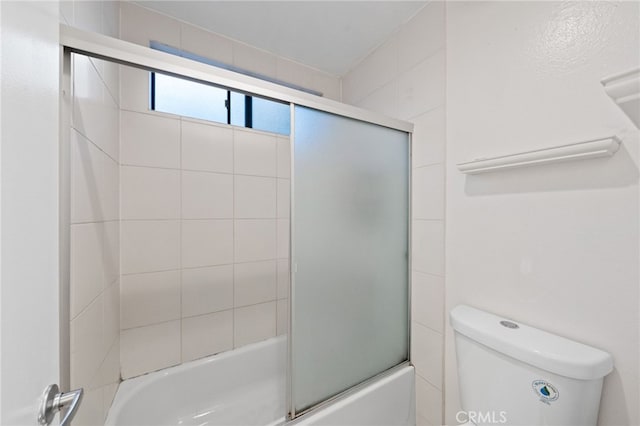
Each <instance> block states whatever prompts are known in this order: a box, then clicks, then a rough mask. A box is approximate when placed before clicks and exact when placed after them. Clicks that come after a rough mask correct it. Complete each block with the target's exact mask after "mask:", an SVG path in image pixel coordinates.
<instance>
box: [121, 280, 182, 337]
mask: <svg viewBox="0 0 640 426" xmlns="http://www.w3.org/2000/svg"><path fill="white" fill-rule="evenodd" d="M121 299H122V302H121V312H120V317H121V323H120V327H121V328H122V329H123V330H124V329H127V328H134V327H141V326H144V325H152V324H157V323H160V322H164V321H170V320H176V319H180V271H167V272H153V273H146V274H134V275H123V276H122V284H121Z"/></svg>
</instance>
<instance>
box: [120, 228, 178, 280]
mask: <svg viewBox="0 0 640 426" xmlns="http://www.w3.org/2000/svg"><path fill="white" fill-rule="evenodd" d="M120 226H121V227H122V233H121V238H122V247H121V263H122V273H123V274H133V273H138V272H155V271H167V270H172V269H178V268H179V267H180V222H179V221H177V220H161V221H156V220H149V221H122V223H121V225H120Z"/></svg>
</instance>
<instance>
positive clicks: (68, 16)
mask: <svg viewBox="0 0 640 426" xmlns="http://www.w3.org/2000/svg"><path fill="white" fill-rule="evenodd" d="M73 3H74V0H62V1H60V23H61V24H65V25H73Z"/></svg>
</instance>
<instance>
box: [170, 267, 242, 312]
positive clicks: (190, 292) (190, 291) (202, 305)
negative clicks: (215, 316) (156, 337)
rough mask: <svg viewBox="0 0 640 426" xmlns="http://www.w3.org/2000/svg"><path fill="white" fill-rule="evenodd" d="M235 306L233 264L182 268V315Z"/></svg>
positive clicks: (216, 310)
mask: <svg viewBox="0 0 640 426" xmlns="http://www.w3.org/2000/svg"><path fill="white" fill-rule="evenodd" d="M231 308H233V265H221V266H211V267H208V268H193V269H183V270H182V316H183V317H191V316H196V315H202V314H208V313H211V312H218V311H223V310H225V309H231Z"/></svg>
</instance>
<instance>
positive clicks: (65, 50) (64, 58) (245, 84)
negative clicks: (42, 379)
mask: <svg viewBox="0 0 640 426" xmlns="http://www.w3.org/2000/svg"><path fill="white" fill-rule="evenodd" d="M60 47H61V64H62V66H61V70H60V71H61V81H60V82H61V92H62V93H63V94H68V93H70V86H71V82H70V61H71V54H72V53H76V54H81V55H85V56H89V57H93V58H96V59H101V60H105V61H109V62H114V63H117V64H120V65H125V66H130V67H134V68H139V69H143V70H146V71H149V72H160V73H164V74H167V75H170V76H174V77H179V78H182V79H187V80H191V81H195V82H198V83H204V84H209V85H213V86H217V87H222V88H227V89H233V90H235V91H239V92H243V93H245V94H247V95H257V96H260V97H263V98H267V99H271V100H275V101H280V102H285V103H288V104H290V108H291V124H290V126H291V127H290V135H289V140H290V145H291V188H292V189H291V198H290V215H289V220H290V224H289V278H290V281H289V282H290V285H289V321H288V330H287V331H288V334H287V340H288V346H289V350H288V368H287V378H286V380H287V389H286V391H287V395H286V403H287V415H286V420H287V421H288V422H293V423H295V422H296V421H297V420H300V419H301V416H303V417H304V415H305V414H307V413H311V412H313V411H315V410H316V409H319V408H322V407H324V406H327V405H329V404H332V403H334V402H336V401H338V400H341V399H344V398H346V397H348V396H349V395H352V394H353V393H355V392H357V391H358V390H360V389H362V388H363V387H365V386H367V385H368V384H370V383H372V382H373V381H376V380H378V379H380V378H381V377H384V376H387V375H390V374H393V373H394V372H395V371H397V370H398V369H400V368H403V367H405V366H407V365H410V364H411V255H412V253H411V249H412V247H411V246H412V244H411V221H412V203H411V187H412V170H411V165H412V162H411V156H412V149H411V147H412V136H413V123H409V122H406V121H402V120H398V119H395V118H391V117H388V116H385V115H383V114H379V113H376V112H373V111H368V110H365V109H362V108H358V107H355V106H351V105H347V104H343V103H341V102H338V101H334V100H331V99H327V98H323V97H320V96H315V95H312V94H309V93H305V92H301V91H298V90H295V89H291V88H288V87H285V86H281V85H278V84H275V83H271V82H269V81H265V80H260V79H257V78H254V77H250V76H247V75H244V74H239V73H236V72H233V71H229V70H226V69H222V68H217V67H213V66H211V65H207V64H203V63H200V62H196V61H193V60H189V59H186V58H183V57H179V56H175V55H172V54H170V53H166V52H162V51H158V50H154V49H151V48H149V47H146V46H141V45H138V44H134V43H130V42H127V41H123V40H120V39H116V38H113V37H108V36H105V35H102V34H98V33H93V32H88V31H83V30H80V29H77V28H74V27H70V26H68V25H64V24H60ZM297 105H298V106H303V107H307V108H311V109H315V110H319V111H323V112H327V113H330V114H333V115H337V116H342V117H347V118H351V119H355V120H359V121H362V122H366V123H371V124H375V125H378V126H382V127H388V128H390V129H394V130H399V131H402V132H405V133H407V137H408V158H407V161H408V163H407V164H408V176H407V181H408V182H407V185H408V186H407V195H408V197H407V198H408V201H407V203H408V205H407V207H408V210H407V214H408V217H407V285H408V288H407V298H408V300H407V359H406V360H405V361H403V362H401V363H399V364H397V365H395V366H393V367H390V368H389V369H387V370H384V371H382V372H380V373H378V374H377V375H375V376H373V377H371V378H369V379H367V380H365V381H363V382H361V383H359V384H356V385H354V386H352V387H350V388H348V389H346V390H344V391H342V392H340V393H338V394H337V395H334V396H332V397H329V398H327V399H326V400H324V401H322V402H320V403H319V404H317V405H314V406H312V407H310V408H308V409H306V410H304V411H302V412H299V413H296V412H295V407H294V404H293V401H292V393H293V383H292V374H291V373H292V371H291V370H292V368H291V367H292V340H293V339H292V333H291V324H292V323H293V316H292V315H291V314H292V309H291V308H292V303H293V298H292V295H293V293H294V291H295V283H294V277H293V262H292V256H291V254H292V252H293V221H294V212H293V208H292V205H293V195H294V194H293V185H294V177H293V172H294V169H293V159H294V158H295V157H294V145H295V144H294V137H295V135H294V130H295V129H294V126H295V107H296V106H297ZM69 123H70V103H69V101H68V98H67V99H64V100H61V132H60V149H61V170H68V167H69V166H70V164H68V162H69V159H68V158H67V154H68V145H69V140H68V139H69V136H68V135H67V134H66V133H65V132H64V126H65V125H68V124H69ZM60 200H61V206H63V205H67V204H68V201H69V200H70V180H69V175H68V173H66V172H62V174H61V177H60ZM61 208H62V207H61ZM62 213H63V214H61V217H60V235H61V237H62V236H64V235H68V232H69V223H68V221H67V220H68V218H69V216H68V214H69V212H68V210H64V211H63V212H62ZM69 261H70V247H69V241H68V238H62V243H61V259H60V264H61V265H67V266H65V269H63V270H62V279H61V284H60V286H61V288H60V294H61V313H62V312H68V309H69V298H68V296H69V284H70V282H69V281H70V280H69V273H68V265H69ZM62 296H65V297H62ZM68 319H69V318H68V315H66V316H65V315H61V324H60V330H61V376H62V377H61V384H62V385H63V387H62V389H65V388H66V387H67V386H68V383H69V374H70V360H69V349H68V345H69V324H68ZM65 385H67V386H65Z"/></svg>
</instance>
